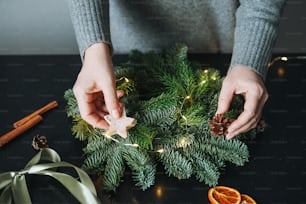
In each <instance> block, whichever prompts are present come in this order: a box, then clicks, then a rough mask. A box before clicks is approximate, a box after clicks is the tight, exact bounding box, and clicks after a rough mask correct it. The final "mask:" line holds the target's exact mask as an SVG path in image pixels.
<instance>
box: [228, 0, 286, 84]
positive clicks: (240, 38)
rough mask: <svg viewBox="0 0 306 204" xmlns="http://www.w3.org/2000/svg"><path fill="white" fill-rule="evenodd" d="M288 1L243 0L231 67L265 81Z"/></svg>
mask: <svg viewBox="0 0 306 204" xmlns="http://www.w3.org/2000/svg"><path fill="white" fill-rule="evenodd" d="M284 4H285V0H264V1H261V0H240V6H239V7H238V9H237V12H236V28H235V36H234V48H233V55H232V59H231V66H230V67H233V66H235V65H245V66H247V67H249V68H251V69H253V70H254V71H256V72H257V73H258V74H260V75H261V76H262V78H263V79H265V77H266V74H267V64H268V61H269V60H270V57H271V54H272V48H273V46H274V44H275V41H276V38H277V31H278V23H279V19H280V15H281V11H282V8H283V6H284Z"/></svg>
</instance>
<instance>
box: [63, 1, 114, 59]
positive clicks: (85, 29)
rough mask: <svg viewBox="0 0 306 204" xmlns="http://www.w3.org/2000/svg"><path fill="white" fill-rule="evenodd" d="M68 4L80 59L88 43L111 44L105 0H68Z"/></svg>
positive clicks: (106, 2)
mask: <svg viewBox="0 0 306 204" xmlns="http://www.w3.org/2000/svg"><path fill="white" fill-rule="evenodd" d="M68 5H69V10H70V15H71V19H72V24H73V27H74V30H75V34H76V39H77V42H78V45H79V50H80V55H81V57H82V59H83V57H84V53H85V50H86V49H87V48H88V47H89V46H90V45H92V44H94V43H97V42H106V43H108V44H111V38H110V27H109V3H108V1H107V0H68Z"/></svg>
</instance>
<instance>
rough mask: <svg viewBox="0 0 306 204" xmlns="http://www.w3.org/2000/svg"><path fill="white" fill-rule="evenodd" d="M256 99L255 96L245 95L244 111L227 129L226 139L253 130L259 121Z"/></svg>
mask: <svg viewBox="0 0 306 204" xmlns="http://www.w3.org/2000/svg"><path fill="white" fill-rule="evenodd" d="M258 106H259V102H258V97H257V96H256V94H250V93H249V94H248V93H247V94H246V100H245V104H244V111H243V112H242V113H241V114H240V115H239V117H238V118H237V120H235V121H234V122H233V123H232V124H231V125H230V126H229V127H228V134H227V138H228V139H230V138H232V137H234V136H236V135H237V134H239V133H242V132H246V131H248V130H249V129H251V128H254V127H255V126H256V124H257V122H258V120H259V116H260V114H261V113H260V111H258Z"/></svg>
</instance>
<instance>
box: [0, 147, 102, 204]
mask: <svg viewBox="0 0 306 204" xmlns="http://www.w3.org/2000/svg"><path fill="white" fill-rule="evenodd" d="M41 161H44V162H51V163H41V164H40V163H39V162H41ZM58 167H69V168H70V167H71V168H73V169H74V170H75V171H76V173H77V174H78V178H79V180H78V179H76V178H74V177H72V176H70V175H68V174H65V173H60V172H57V171H56V169H57V168H58ZM27 174H29V175H30V174H31V175H43V176H50V177H52V178H54V179H56V180H57V181H58V182H60V183H61V184H62V185H63V186H64V187H65V188H66V189H67V190H68V191H69V192H70V193H71V194H72V195H73V196H74V197H75V198H76V199H77V200H78V201H79V202H80V203H91V204H100V200H99V199H98V197H97V193H96V189H95V187H94V185H93V183H92V181H91V179H90V177H89V176H88V175H87V174H86V172H85V171H83V170H82V169H80V168H78V167H76V166H74V165H72V164H70V163H68V162H63V161H61V158H60V156H59V155H58V153H57V152H56V151H54V150H53V149H50V148H44V149H42V150H40V151H39V152H38V153H37V154H36V155H35V156H34V157H33V158H32V159H31V160H30V161H29V162H28V164H27V165H26V166H25V168H24V169H22V170H20V171H11V172H5V173H0V192H1V191H2V193H1V194H0V203H6V204H10V203H12V200H14V203H16V204H21V203H22V204H23V203H32V202H31V198H30V194H29V191H28V187H27V184H26V179H25V176H26V175H27Z"/></svg>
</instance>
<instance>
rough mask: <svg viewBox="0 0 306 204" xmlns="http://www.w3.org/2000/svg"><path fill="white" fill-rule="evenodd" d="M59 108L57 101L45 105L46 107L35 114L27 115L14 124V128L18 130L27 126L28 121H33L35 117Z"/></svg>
mask: <svg viewBox="0 0 306 204" xmlns="http://www.w3.org/2000/svg"><path fill="white" fill-rule="evenodd" d="M57 106H58V103H57V102H56V101H52V102H50V103H48V104H47V105H45V106H44V107H42V108H40V109H38V110H36V111H34V112H33V113H31V114H29V115H27V116H26V117H24V118H22V119H20V120H18V121H17V122H15V123H14V124H13V126H14V127H15V128H17V127H19V126H21V125H23V124H25V123H26V122H27V121H28V120H31V119H32V118H33V117H34V116H36V115H41V114H43V113H45V112H47V111H49V110H51V109H53V108H55V107H57Z"/></svg>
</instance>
